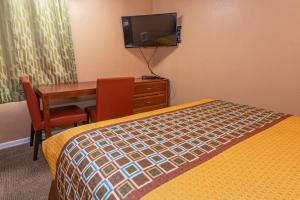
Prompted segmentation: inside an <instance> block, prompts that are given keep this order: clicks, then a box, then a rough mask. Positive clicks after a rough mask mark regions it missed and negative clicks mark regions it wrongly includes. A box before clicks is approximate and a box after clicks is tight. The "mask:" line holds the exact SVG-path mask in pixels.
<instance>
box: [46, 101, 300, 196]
mask: <svg viewBox="0 0 300 200" xmlns="http://www.w3.org/2000/svg"><path fill="white" fill-rule="evenodd" d="M43 152H44V156H45V158H46V160H47V162H48V165H49V169H50V172H51V175H52V180H53V182H52V186H51V190H50V193H49V199H111V200H113V199H144V200H148V199H149V200H150V199H299V197H300V117H299V116H291V115H286V114H283V113H276V112H272V111H267V110H264V109H259V108H255V107H251V106H247V105H240V104H235V103H231V102H226V101H221V100H214V99H203V100H199V101H196V102H191V103H187V104H183V105H179V106H173V107H169V108H164V109H160V110H156V111H152V112H146V113H141V114H136V115H132V116H129V117H124V118H119V119H114V120H108V121H103V122H99V123H94V124H89V125H85V126H80V127H76V128H73V129H69V130H67V131H64V132H62V133H60V134H57V135H55V136H53V137H51V138H49V139H47V140H46V141H44V142H43Z"/></svg>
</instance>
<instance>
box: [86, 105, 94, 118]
mask: <svg viewBox="0 0 300 200" xmlns="http://www.w3.org/2000/svg"><path fill="white" fill-rule="evenodd" d="M85 112H86V113H87V114H88V116H90V118H91V120H92V122H96V106H89V107H86V108H85Z"/></svg>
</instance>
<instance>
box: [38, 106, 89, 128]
mask: <svg viewBox="0 0 300 200" xmlns="http://www.w3.org/2000/svg"><path fill="white" fill-rule="evenodd" d="M83 121H87V114H86V113H85V112H84V111H83V110H82V109H81V108H79V107H78V106H75V105H70V106H61V107H55V108H51V109H50V125H51V127H58V126H64V125H69V124H73V123H77V122H83ZM40 128H41V129H43V128H44V121H43V122H42V124H41V127H40Z"/></svg>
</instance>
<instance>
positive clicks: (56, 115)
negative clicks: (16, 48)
mask: <svg viewBox="0 0 300 200" xmlns="http://www.w3.org/2000/svg"><path fill="white" fill-rule="evenodd" d="M20 80H21V83H22V85H23V89H24V93H25V97H26V102H27V107H28V111H29V114H30V117H31V121H32V126H31V136H30V145H31V146H32V145H33V140H35V141H34V153H33V160H37V155H38V149H39V144H40V143H41V141H42V131H43V130H44V123H45V122H44V121H43V117H42V111H41V110H40V105H39V101H38V98H37V96H36V94H35V92H34V90H33V88H32V86H31V84H30V82H29V80H28V78H27V77H21V78H20ZM86 121H87V114H86V113H85V112H84V111H83V110H82V109H81V108H79V107H78V106H75V105H71V106H62V107H56V108H51V109H50V126H51V127H52V128H54V127H60V126H66V125H70V124H74V125H75V126H77V123H78V122H86Z"/></svg>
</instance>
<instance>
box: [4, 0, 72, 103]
mask: <svg viewBox="0 0 300 200" xmlns="http://www.w3.org/2000/svg"><path fill="white" fill-rule="evenodd" d="M22 75H26V76H28V77H29V79H30V81H31V82H32V84H33V86H38V85H40V84H53V83H69V82H76V81H77V74H76V66H75V59H74V50H73V43H72V37H71V30H70V23H69V15H68V8H67V0H0V92H1V93H0V103H6V102H12V101H21V100H23V99H24V95H23V92H22V87H21V84H20V82H19V78H20V76H22Z"/></svg>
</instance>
